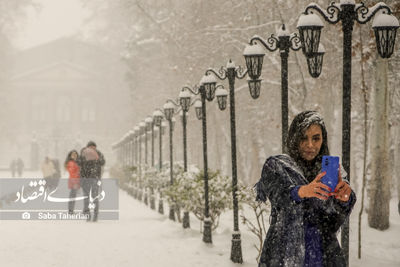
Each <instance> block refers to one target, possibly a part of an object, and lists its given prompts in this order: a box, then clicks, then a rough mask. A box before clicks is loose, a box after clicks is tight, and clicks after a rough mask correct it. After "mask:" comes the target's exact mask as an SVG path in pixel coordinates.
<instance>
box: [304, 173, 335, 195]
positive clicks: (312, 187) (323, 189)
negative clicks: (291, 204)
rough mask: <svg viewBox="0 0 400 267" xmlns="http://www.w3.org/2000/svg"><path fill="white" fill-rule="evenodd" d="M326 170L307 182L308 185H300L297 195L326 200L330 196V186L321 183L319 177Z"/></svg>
mask: <svg viewBox="0 0 400 267" xmlns="http://www.w3.org/2000/svg"><path fill="white" fill-rule="evenodd" d="M325 174H326V172H321V173H320V174H318V175H317V177H315V179H314V180H313V181H312V182H311V183H309V184H308V185H303V186H300V188H299V192H298V194H299V197H300V198H309V197H316V198H319V199H321V200H327V199H328V197H329V196H330V193H329V192H330V191H331V188H330V187H329V186H327V185H325V184H323V183H321V181H320V180H321V178H322V177H324V176H325Z"/></svg>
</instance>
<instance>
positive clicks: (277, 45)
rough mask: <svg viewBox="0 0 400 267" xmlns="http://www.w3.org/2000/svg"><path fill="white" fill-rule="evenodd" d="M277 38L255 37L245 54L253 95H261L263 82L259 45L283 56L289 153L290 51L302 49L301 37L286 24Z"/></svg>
mask: <svg viewBox="0 0 400 267" xmlns="http://www.w3.org/2000/svg"><path fill="white" fill-rule="evenodd" d="M276 36H277V37H275V35H274V34H272V35H271V36H270V37H269V38H268V40H267V41H265V40H263V39H262V38H261V37H258V36H254V37H253V38H252V39H251V40H250V44H251V45H249V46H247V47H246V48H245V51H244V53H243V54H244V57H245V59H246V65H247V70H248V73H249V76H250V78H251V79H250V80H249V87H250V90H253V91H255V93H253V94H254V95H257V94H259V91H260V86H261V80H259V77H260V75H261V70H262V63H263V59H262V58H263V57H264V52H263V49H262V48H261V47H260V46H258V45H259V43H260V44H262V45H263V46H264V47H265V48H266V49H267V50H268V51H270V52H274V51H276V50H278V49H279V54H280V56H281V98H282V100H281V107H282V152H283V153H287V148H286V139H287V135H288V128H289V126H288V124H289V122H288V120H289V119H288V117H289V104H288V102H289V94H288V57H289V51H290V49H292V50H294V51H297V50H299V49H300V48H301V45H300V38H299V36H298V35H297V34H296V33H293V34H290V33H289V32H288V31H287V30H286V27H285V24H283V25H282V28H281V29H279V31H278V32H277V34H276ZM322 55H323V54H322ZM318 76H319V74H318ZM253 94H252V95H253ZM257 97H258V96H257Z"/></svg>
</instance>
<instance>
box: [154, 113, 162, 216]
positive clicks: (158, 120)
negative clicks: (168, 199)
mask: <svg viewBox="0 0 400 267" xmlns="http://www.w3.org/2000/svg"><path fill="white" fill-rule="evenodd" d="M163 117H164V115H163V113H162V112H161V111H160V110H156V111H154V112H153V122H154V125H155V126H158V132H159V141H158V144H159V154H158V155H159V163H158V164H159V169H158V170H159V172H161V169H162V134H163V131H162V120H163ZM158 212H159V213H160V214H164V202H163V198H162V193H161V191H160V198H159V200H158Z"/></svg>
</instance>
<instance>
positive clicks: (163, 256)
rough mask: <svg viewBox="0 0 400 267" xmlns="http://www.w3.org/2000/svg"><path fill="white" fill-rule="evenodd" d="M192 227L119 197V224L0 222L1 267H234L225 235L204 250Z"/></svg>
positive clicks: (106, 222)
mask: <svg viewBox="0 0 400 267" xmlns="http://www.w3.org/2000/svg"><path fill="white" fill-rule="evenodd" d="M194 227H195V228H196V230H194V229H189V230H183V228H182V226H181V225H180V224H179V223H177V222H176V223H175V222H172V221H170V220H169V219H168V218H167V215H160V214H158V213H157V212H156V211H153V210H151V209H150V208H149V207H148V206H145V205H144V204H143V203H139V202H138V201H137V200H134V199H133V198H132V197H130V196H128V195H127V194H126V193H125V192H123V191H120V219H119V220H118V221H99V222H97V223H92V222H90V223H88V222H85V221H0V236H1V240H2V241H1V242H0V266H7V267H23V266H35V267H36V266H40V267H44V266H57V267H59V266H60V267H62V266H65V267H67V266H68V267H69V266H97V267H102V266H104V267H111V266H118V267H123V266H130V267H131V266H137V267H140V266H176V267H179V266H210V265H214V266H235V264H233V263H231V262H230V260H229V249H230V240H229V239H227V240H221V238H222V239H225V238H226V237H228V236H227V235H221V236H220V238H218V236H216V237H215V238H214V243H215V244H218V245H206V244H204V243H203V242H202V241H201V234H200V233H199V231H198V228H199V226H198V224H196V225H195V226H194ZM249 245H250V244H249ZM254 263H255V261H253V262H252V264H251V263H249V264H244V265H241V266H254Z"/></svg>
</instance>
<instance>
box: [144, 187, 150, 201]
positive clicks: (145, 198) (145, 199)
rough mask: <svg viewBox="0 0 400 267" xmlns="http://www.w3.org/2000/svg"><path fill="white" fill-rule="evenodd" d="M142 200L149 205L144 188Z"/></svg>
mask: <svg viewBox="0 0 400 267" xmlns="http://www.w3.org/2000/svg"><path fill="white" fill-rule="evenodd" d="M143 202H144V204H146V205H149V201H148V198H147V192H146V189H145V190H144V200H143Z"/></svg>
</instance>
